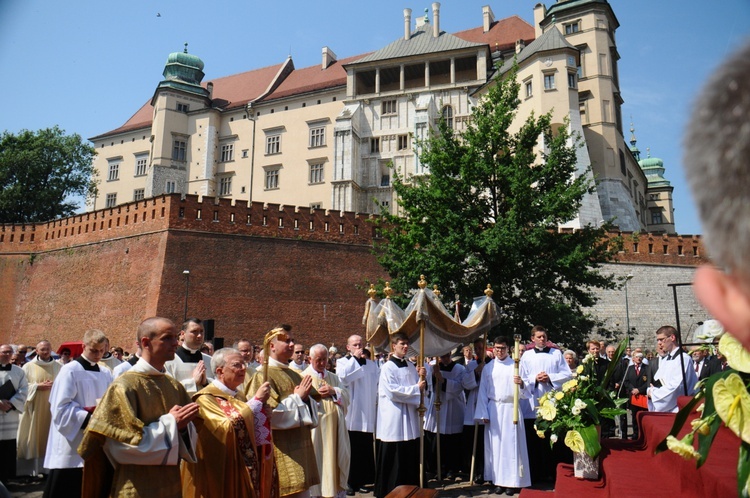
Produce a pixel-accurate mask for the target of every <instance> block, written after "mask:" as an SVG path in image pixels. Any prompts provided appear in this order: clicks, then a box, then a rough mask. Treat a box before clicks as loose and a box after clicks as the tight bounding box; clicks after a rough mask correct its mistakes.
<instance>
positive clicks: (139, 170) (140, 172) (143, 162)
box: [135, 154, 148, 176]
mask: <svg viewBox="0 0 750 498" xmlns="http://www.w3.org/2000/svg"><path fill="white" fill-rule="evenodd" d="M147 166H148V154H144V155H140V156H135V176H145V175H146V167H147Z"/></svg>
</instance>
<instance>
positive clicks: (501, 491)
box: [493, 486, 505, 495]
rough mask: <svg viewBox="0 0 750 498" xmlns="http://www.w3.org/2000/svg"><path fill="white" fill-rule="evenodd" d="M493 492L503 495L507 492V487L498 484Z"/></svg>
mask: <svg viewBox="0 0 750 498" xmlns="http://www.w3.org/2000/svg"><path fill="white" fill-rule="evenodd" d="M493 493H494V494H496V495H501V494H503V493H505V488H504V487H502V486H497V487H496V488H495V490H494V491H493Z"/></svg>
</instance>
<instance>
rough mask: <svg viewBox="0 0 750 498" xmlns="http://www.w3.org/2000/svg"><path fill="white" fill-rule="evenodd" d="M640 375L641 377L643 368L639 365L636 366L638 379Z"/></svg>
mask: <svg viewBox="0 0 750 498" xmlns="http://www.w3.org/2000/svg"><path fill="white" fill-rule="evenodd" d="M639 375H641V367H639V366H638V365H636V366H635V376H636V377H638V376H639Z"/></svg>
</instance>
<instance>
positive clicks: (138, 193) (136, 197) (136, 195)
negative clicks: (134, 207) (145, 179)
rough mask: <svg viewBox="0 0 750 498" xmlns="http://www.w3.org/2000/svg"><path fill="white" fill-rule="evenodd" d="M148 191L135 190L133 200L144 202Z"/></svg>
mask: <svg viewBox="0 0 750 498" xmlns="http://www.w3.org/2000/svg"><path fill="white" fill-rule="evenodd" d="M145 194H146V189H142V188H137V189H135V190H133V200H134V201H142V200H143V198H144V197H145Z"/></svg>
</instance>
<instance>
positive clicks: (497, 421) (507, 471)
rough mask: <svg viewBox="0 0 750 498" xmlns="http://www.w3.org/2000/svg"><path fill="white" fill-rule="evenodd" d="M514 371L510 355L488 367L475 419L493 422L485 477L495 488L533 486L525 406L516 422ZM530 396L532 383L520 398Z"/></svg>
mask: <svg viewBox="0 0 750 498" xmlns="http://www.w3.org/2000/svg"><path fill="white" fill-rule="evenodd" d="M526 354H529V353H526ZM513 371H514V362H513V359H512V358H511V357H510V356H508V357H506V358H505V359H504V360H499V359H497V358H495V359H494V360H492V361H490V362H489V363H487V365H485V367H484V369H483V370H482V379H481V382H480V384H479V392H478V394H477V408H476V412H475V414H474V417H475V420H476V421H477V422H478V423H480V424H481V423H483V422H482V421H483V420H489V423H488V424H487V425H486V426H485V429H484V478H485V479H486V480H488V481H492V483H493V484H494V485H495V486H502V487H507V488H525V487H528V486H531V473H530V472H529V455H528V451H527V448H526V434H525V432H524V425H523V417H522V413H521V407H520V405H521V403H519V410H518V423H517V424H514V423H513V393H514V392H515V386H516V384H515V383H514V382H513V374H514V372H513ZM530 395H531V392H530V389H529V387H528V384H525V383H524V387H523V389H521V388H520V387H519V398H521V399H528V398H529V397H530Z"/></svg>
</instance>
